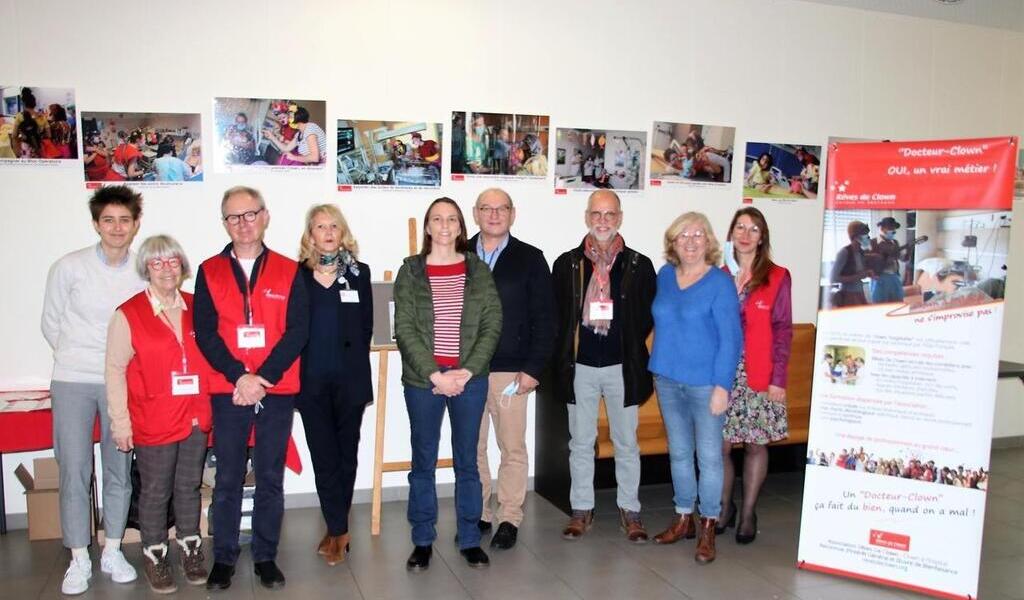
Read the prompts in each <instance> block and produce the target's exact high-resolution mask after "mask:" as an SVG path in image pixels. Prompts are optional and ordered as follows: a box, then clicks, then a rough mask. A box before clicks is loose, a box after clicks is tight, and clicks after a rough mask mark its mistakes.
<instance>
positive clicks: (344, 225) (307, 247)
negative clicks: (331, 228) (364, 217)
mask: <svg viewBox="0 0 1024 600" xmlns="http://www.w3.org/2000/svg"><path fill="white" fill-rule="evenodd" d="M319 214H325V215H328V216H329V217H331V219H332V220H333V221H334V222H335V223H337V225H338V229H339V230H340V232H339V233H340V235H341V244H340V246H341V248H342V249H344V250H347V251H348V253H349V254H351V255H352V259H353V260H357V259H358V254H359V244H358V243H357V242H356V238H354V237H353V236H352V230H351V229H349V228H348V221H346V220H345V215H343V214H341V210H340V209H339V208H338V207H337V206H335V205H333V204H317V205H316V206H313V207H312V208H310V209H309V211H308V212H307V213H306V229H305V230H304V231H303V232H302V239H301V240H300V241H299V262H300V263H303V264H305V265H306V266H307V267H309V268H310V269H313V268H316V266H317V265H318V264H320V252H319V251H318V250H317V249H316V246H315V245H314V244H313V233H312V231H313V219H314V218H315V217H316V216H317V215H319Z"/></svg>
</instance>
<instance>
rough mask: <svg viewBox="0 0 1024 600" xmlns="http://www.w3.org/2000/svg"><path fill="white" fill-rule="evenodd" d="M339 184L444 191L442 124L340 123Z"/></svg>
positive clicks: (398, 122)
mask: <svg viewBox="0 0 1024 600" xmlns="http://www.w3.org/2000/svg"><path fill="white" fill-rule="evenodd" d="M337 163H338V184H339V185H366V186H400V187H435V188H436V187H441V124H440V123H424V122H412V121H351V120H341V119H339V120H338V160H337Z"/></svg>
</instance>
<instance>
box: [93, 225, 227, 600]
mask: <svg viewBox="0 0 1024 600" xmlns="http://www.w3.org/2000/svg"><path fill="white" fill-rule="evenodd" d="M136 270H137V271H138V272H139V276H140V277H142V278H143V279H145V280H148V281H149V285H148V286H147V287H146V289H145V290H143V291H141V292H139V293H138V294H136V295H134V296H132V297H131V298H129V299H128V300H127V301H126V302H125V303H124V304H122V305H121V306H120V307H118V309H117V310H116V311H115V312H114V317H113V318H112V319H111V321H110V327H109V329H108V332H107V358H106V384H107V411H108V412H109V413H110V420H111V423H110V429H111V432H112V433H113V437H114V441H115V442H116V443H117V447H118V448H119V449H120V450H121V451H122V452H131V451H132V450H133V449H134V451H135V460H136V463H137V464H138V467H139V476H140V479H141V482H142V487H141V489H140V490H139V529H140V530H141V533H142V553H143V555H144V556H145V558H144V561H143V563H144V565H145V571H146V578H147V579H148V580H149V585H150V587H151V588H152V589H153V591H155V592H157V593H170V592H173V591H175V590H176V589H177V586H176V584H175V583H174V576H173V573H172V570H171V566H170V563H169V561H168V556H169V554H170V552H171V549H170V548H169V547H168V544H167V509H168V505H169V504H171V502H172V498H173V505H174V525H175V531H176V532H177V542H178V543H177V545H178V546H179V550H178V555H179V557H180V560H181V566H182V570H183V571H184V575H185V579H186V581H188V582H189V583H190V584H193V585H202V584H204V583H206V576H207V571H206V566H205V564H204V563H205V560H204V558H203V551H202V549H201V548H200V546H201V544H202V538H201V537H200V532H199V513H200V511H201V508H200V507H201V500H200V497H199V484H200V482H201V480H202V475H203V464H204V462H205V460H206V445H207V439H208V434H209V432H210V426H211V407H210V395H209V393H208V391H207V389H208V388H207V381H208V379H209V374H210V368H209V366H208V365H207V362H206V359H205V358H203V355H202V353H201V352H200V351H199V347H198V346H196V340H195V333H194V330H193V327H192V313H193V310H192V294H188V293H184V292H181V291H179V289H178V288H179V287H180V286H181V283H182V282H183V281H184V280H185V279H186V278H187V277H189V275H190V270H189V264H188V258H186V257H185V253H184V251H182V249H181V246H180V245H179V244H178V242H176V241H175V240H174V239H173V238H171V237H169V236H166V235H156V236H153V237H151V238H148V239H147V240H146V241H144V242H143V243H142V246H141V247H140V248H139V254H138V259H137V262H136Z"/></svg>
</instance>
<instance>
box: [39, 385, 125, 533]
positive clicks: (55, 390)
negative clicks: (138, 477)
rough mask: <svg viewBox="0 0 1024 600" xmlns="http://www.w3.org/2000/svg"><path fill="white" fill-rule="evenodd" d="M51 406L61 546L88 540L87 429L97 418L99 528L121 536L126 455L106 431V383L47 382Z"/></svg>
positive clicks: (89, 451) (89, 470)
mask: <svg viewBox="0 0 1024 600" xmlns="http://www.w3.org/2000/svg"><path fill="white" fill-rule="evenodd" d="M50 396H51V401H52V406H53V452H54V454H55V455H56V457H57V465H58V467H59V469H60V524H61V530H62V531H63V534H64V545H65V546H67V547H68V548H85V547H87V546H88V545H89V542H90V541H91V539H92V535H91V532H90V531H89V520H90V519H89V513H90V511H91V510H92V502H91V495H90V484H91V481H92V474H93V465H92V463H93V448H92V446H93V441H92V428H93V423H94V422H95V420H96V415H97V413H98V414H99V417H100V431H101V432H102V437H101V441H100V458H101V460H102V462H103V475H102V477H103V530H104V532H105V533H106V537H108V538H110V539H114V540H119V539H121V538H122V537H123V536H124V526H125V521H127V520H128V505H129V503H130V502H131V495H132V479H131V455H130V454H128V453H125V452H121V451H120V450H118V449H117V445H116V444H115V443H114V436H113V435H112V434H111V433H110V416H109V415H108V414H107V388H106V386H105V385H103V384H99V383H71V382H67V381H54V382H51V383H50Z"/></svg>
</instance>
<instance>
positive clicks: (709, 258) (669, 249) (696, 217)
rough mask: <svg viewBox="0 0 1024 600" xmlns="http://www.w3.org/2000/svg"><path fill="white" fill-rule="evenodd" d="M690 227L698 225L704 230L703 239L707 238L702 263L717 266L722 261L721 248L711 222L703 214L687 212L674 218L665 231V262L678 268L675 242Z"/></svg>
mask: <svg viewBox="0 0 1024 600" xmlns="http://www.w3.org/2000/svg"><path fill="white" fill-rule="evenodd" d="M691 225H698V226H700V227H701V228H702V229H703V230H704V237H706V238H707V248H705V250H704V262H706V263H707V264H709V265H713V266H715V265H718V263H719V262H720V261H721V260H722V246H721V245H720V244H719V243H718V238H717V237H715V232H714V230H712V229H711V222H710V221H708V218H707V217H706V216H704V213H699V212H688V213H683V214H681V215H679V216H678V217H676V220H675V221H672V224H671V225H669V226H668V229H666V230H665V260H667V261H668V262H669V263H671V264H673V265H675V266H677V267H678V266H679V256H678V255H677V254H676V249H675V241H676V238H677V237H679V234H680V233H682V232H683V230H684V229H686V228H687V227H689V226H691Z"/></svg>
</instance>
